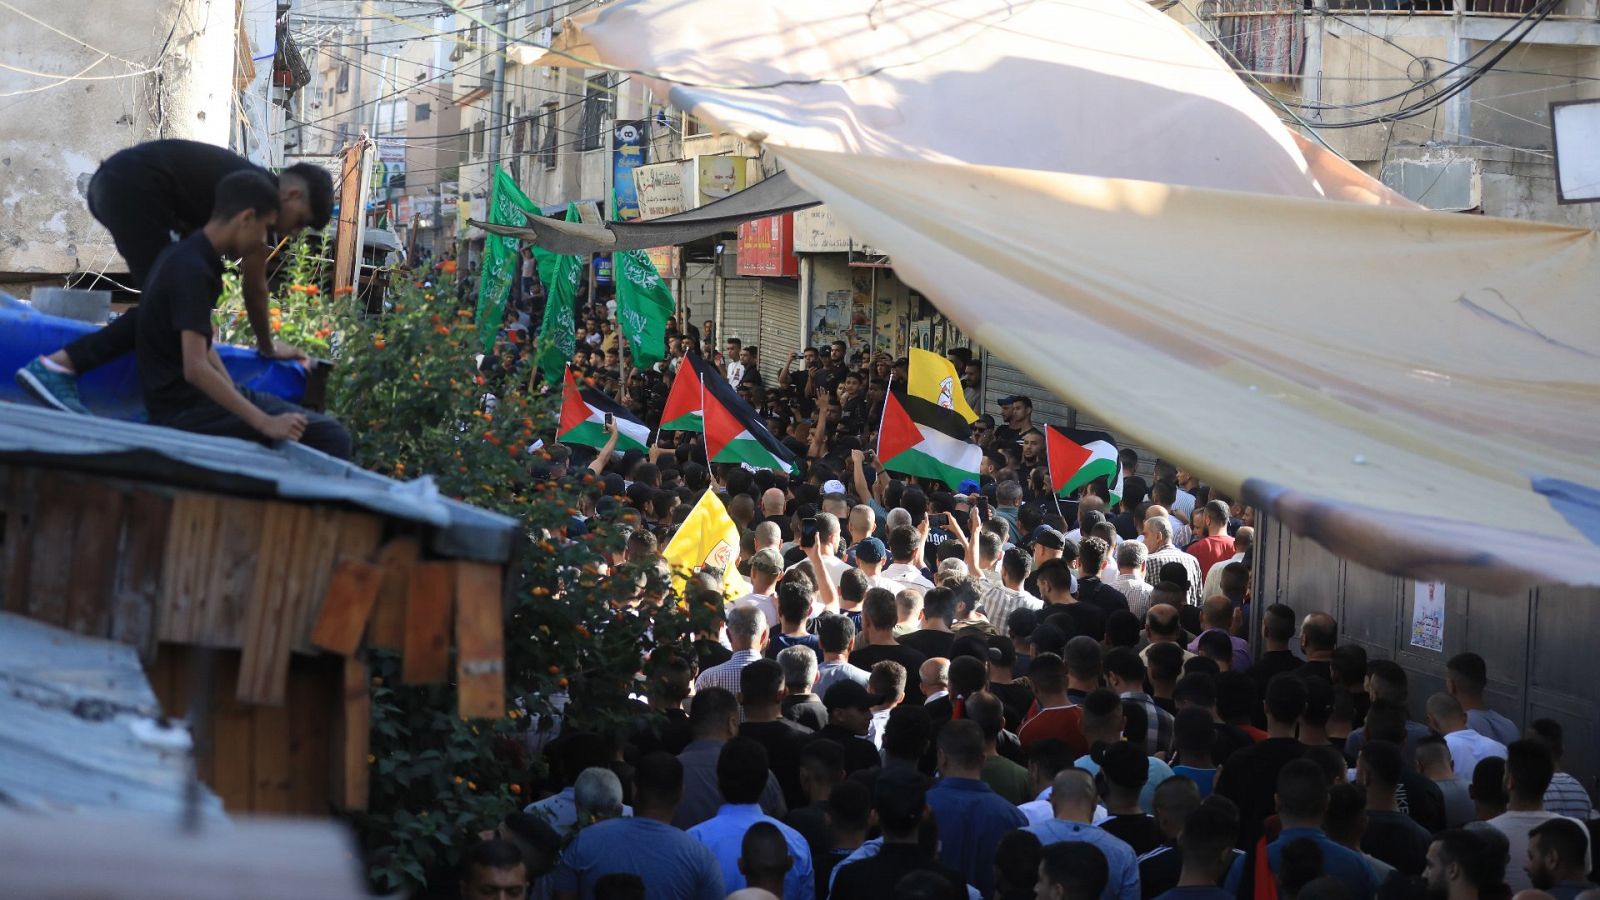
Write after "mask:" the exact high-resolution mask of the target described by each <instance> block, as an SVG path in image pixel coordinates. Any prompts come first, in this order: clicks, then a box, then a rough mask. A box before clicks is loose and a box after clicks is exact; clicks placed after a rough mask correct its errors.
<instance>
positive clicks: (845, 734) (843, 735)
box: [812, 722, 883, 774]
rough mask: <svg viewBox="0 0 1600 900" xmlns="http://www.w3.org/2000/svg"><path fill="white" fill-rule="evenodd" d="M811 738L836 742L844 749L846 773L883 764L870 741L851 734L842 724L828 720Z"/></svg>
mask: <svg viewBox="0 0 1600 900" xmlns="http://www.w3.org/2000/svg"><path fill="white" fill-rule="evenodd" d="M812 740H814V741H822V740H827V741H833V742H834V743H835V744H838V745H839V748H840V749H841V750H843V751H844V770H845V773H846V774H848V773H851V772H859V771H861V770H862V769H870V768H872V767H874V766H881V765H883V760H882V759H880V758H879V757H878V748H877V747H874V746H873V745H872V742H871V741H869V740H867V739H866V738H864V737H862V736H861V735H859V734H851V733H850V731H849V730H848V729H846V728H844V727H843V726H840V725H834V724H832V723H831V722H830V723H829V724H827V725H824V726H822V728H821V729H819V730H818V731H817V733H816V735H814V736H813V737H812Z"/></svg>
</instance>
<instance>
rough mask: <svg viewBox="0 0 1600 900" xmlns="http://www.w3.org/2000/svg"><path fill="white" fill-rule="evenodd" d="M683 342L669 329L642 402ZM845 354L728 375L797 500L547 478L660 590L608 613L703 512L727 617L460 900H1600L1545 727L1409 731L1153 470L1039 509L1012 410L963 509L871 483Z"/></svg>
mask: <svg viewBox="0 0 1600 900" xmlns="http://www.w3.org/2000/svg"><path fill="white" fill-rule="evenodd" d="M711 330H712V329H711V328H710V327H709V323H707V328H706V329H705V331H704V332H701V331H699V329H696V333H694V334H688V333H686V331H687V330H686V329H684V327H683V323H682V322H674V326H673V330H672V332H671V333H670V334H669V340H670V341H671V344H672V346H673V347H675V348H676V350H675V354H674V355H671V356H669V358H668V360H667V361H666V362H665V363H664V364H662V365H661V366H659V367H657V368H656V369H654V370H652V372H651V373H644V375H643V377H647V378H659V379H661V381H662V383H663V384H662V388H661V390H660V391H657V392H655V393H659V394H661V395H664V393H665V389H666V387H667V386H668V384H669V382H670V378H671V377H672V376H673V372H674V370H675V368H677V367H679V366H681V364H682V363H681V360H682V357H683V354H685V353H692V352H704V351H705V350H706V349H707V344H708V343H709V342H711V341H713V340H714V339H713V338H711V337H709V336H705V335H706V332H711ZM592 333H593V334H598V335H599V336H600V338H599V341H598V344H599V346H600V347H601V352H602V354H604V353H605V343H606V341H607V340H613V341H614V338H613V337H612V335H614V331H608V330H607V329H606V328H605V327H604V325H603V324H602V325H600V326H599V327H598V328H596V329H595V330H594V331H593V332H592ZM728 343H729V349H730V350H731V349H733V348H734V342H732V341H731V340H730V341H729V342H728ZM712 346H713V347H714V346H715V345H714V344H712ZM844 350H845V348H843V347H837V346H836V347H831V348H818V350H817V351H816V352H813V351H811V350H807V351H805V352H804V353H803V354H801V355H800V356H799V358H798V359H796V360H795V361H794V362H793V364H791V365H790V366H789V367H787V368H786V369H785V370H784V372H783V377H782V378H781V379H780V382H779V384H778V385H776V386H774V387H773V388H772V389H770V390H769V389H768V388H767V386H766V385H765V384H763V383H762V382H761V379H760V376H759V374H753V373H754V371H755V369H756V366H757V364H758V357H757V355H756V354H757V351H756V348H752V347H744V346H740V347H738V351H739V352H738V355H737V357H735V356H734V355H733V354H728V355H726V356H724V357H723V358H722V361H721V365H723V366H725V367H728V368H724V369H723V371H725V372H726V373H727V374H728V375H729V376H730V382H732V383H735V384H737V385H738V387H739V389H740V390H741V391H743V392H745V393H746V395H747V399H749V400H750V402H751V403H752V405H754V406H757V407H758V408H761V409H762V410H763V411H764V412H766V413H768V414H769V418H770V420H771V426H772V428H773V430H774V434H778V435H781V436H782V439H783V440H784V441H785V443H787V444H789V445H790V446H791V448H792V449H793V450H794V451H795V455H796V457H797V458H798V459H799V466H798V467H797V471H796V472H795V473H792V474H784V473H778V472H773V471H769V470H759V471H751V470H749V469H746V468H743V467H739V466H721V465H708V464H707V463H706V461H705V458H704V456H703V451H701V450H700V447H699V443H698V435H694V434H692V433H690V434H684V435H682V438H683V439H682V440H681V441H679V442H678V443H677V444H675V445H671V446H659V447H656V448H654V449H652V451H651V452H650V453H649V454H648V455H646V454H639V453H632V454H616V453H613V452H611V451H610V450H609V449H603V450H602V451H601V452H600V453H599V454H598V455H596V456H594V457H593V458H592V459H587V457H588V453H589V451H588V450H587V449H586V448H557V449H556V451H555V452H554V453H552V454H551V458H550V460H549V461H548V462H546V463H543V464H542V471H541V474H542V475H543V476H544V477H549V478H558V479H559V478H568V479H571V480H572V483H573V486H574V488H576V489H579V490H582V491H583V492H584V497H583V500H582V503H581V505H580V508H579V511H578V514H577V515H575V516H574V517H573V518H572V520H571V521H570V523H569V525H568V533H567V535H566V536H567V537H569V538H570V537H571V536H572V535H574V534H577V533H580V532H582V531H583V530H585V529H586V528H588V527H590V526H592V525H593V524H594V523H595V521H596V520H606V521H610V522H617V521H624V520H625V521H629V522H633V523H635V524H634V526H633V530H632V532H631V534H630V535H629V537H628V539H627V543H626V546H625V547H624V549H622V550H621V551H619V552H618V553H617V554H616V555H615V557H613V558H610V559H607V560H605V563H606V564H608V565H609V566H610V567H611V571H612V572H613V573H619V574H621V573H627V572H630V571H640V570H644V571H655V572H661V573H662V575H663V578H662V579H652V578H645V577H641V578H638V579H637V581H636V583H637V586H638V589H637V596H636V597H635V599H634V600H633V601H632V602H634V603H635V604H640V605H648V604H650V603H652V602H658V601H659V599H660V590H661V588H660V585H661V584H662V583H664V579H665V573H664V572H662V565H663V564H662V563H661V562H660V557H659V554H660V552H661V550H662V547H663V546H664V543H665V542H666V541H667V540H669V539H670V537H671V535H672V533H673V529H674V527H675V526H676V525H677V524H679V523H681V521H682V520H683V517H684V515H685V514H686V513H687V511H688V509H689V508H690V507H691V506H692V505H693V503H694V502H695V500H696V499H697V498H698V497H699V496H700V495H701V493H702V492H704V491H708V490H709V491H714V492H716V493H717V494H718V495H719V497H720V498H721V499H722V501H723V503H724V505H725V507H726V509H727V511H728V513H729V515H730V516H731V517H732V518H733V520H734V521H735V523H736V524H737V526H738V528H739V530H740V533H741V535H742V540H741V546H740V548H739V553H738V561H737V567H738V570H739V572H740V574H741V575H742V577H743V578H745V579H746V580H747V582H748V585H749V591H748V593H745V594H744V595H742V596H736V597H730V596H727V595H726V593H725V591H724V584H723V581H722V579H721V577H720V573H716V572H702V573H699V574H697V575H696V576H695V577H693V578H692V579H691V580H690V581H689V582H688V585H687V587H686V593H687V597H686V599H687V601H688V606H689V608H690V609H692V610H697V611H698V610H707V611H709V613H708V614H707V615H704V616H702V617H701V618H700V619H699V620H697V623H696V627H697V628H698V632H697V638H698V639H697V640H696V641H695V642H694V645H693V651H692V652H686V653H680V654H667V653H666V652H665V651H658V652H656V653H653V654H651V658H650V659H649V660H648V662H647V665H646V668H645V670H644V672H643V673H642V675H644V676H645V681H644V683H645V685H646V687H645V688H644V689H643V690H642V692H641V694H640V696H639V697H638V698H637V708H635V709H632V710H630V711H627V714H626V716H624V717H623V718H624V719H625V722H626V724H625V725H623V726H620V727H618V728H617V729H615V730H613V731H610V732H607V733H589V732H579V733H566V734H562V735H561V736H560V737H559V738H557V739H556V740H555V741H553V742H552V743H551V744H550V745H549V746H548V747H547V748H546V753H547V759H548V762H549V768H550V772H551V776H552V783H551V784H550V785H549V790H550V796H548V797H546V798H544V799H540V800H537V801H535V802H533V803H531V804H530V805H529V806H528V807H527V808H526V809H525V810H524V811H523V812H521V813H519V814H516V815H513V816H511V817H509V818H508V819H507V820H506V822H505V823H504V824H503V825H502V826H501V827H500V829H499V831H498V837H496V838H494V839H491V840H488V841H486V842H484V843H483V844H480V845H478V846H477V847H475V848H473V850H472V852H471V854H470V855H469V858H468V861H467V865H466V867H465V870H464V874H463V888H464V890H465V891H466V894H467V895H468V896H510V895H496V894H492V893H491V894H478V893H473V892H474V891H475V890H478V888H479V887H480V886H484V885H492V884H495V883H511V884H513V886H514V889H515V890H517V891H521V890H529V891H532V892H533V894H534V895H536V896H550V897H561V898H567V897H577V898H583V900H589V898H603V900H605V898H624V897H627V898H634V897H648V898H677V897H704V898H713V897H723V896H729V895H735V894H736V895H738V896H740V897H750V898H755V897H766V896H772V897H782V898H785V900H810V898H826V897H834V898H842V900H849V898H871V900H884V898H899V897H906V898H946V897H948V898H951V900H957V898H965V897H978V898H991V897H998V898H1013V897H1016V898H1020V897H1028V896H1031V897H1040V898H1085V900H1087V898H1101V897H1103V898H1119V900H1133V898H1150V897H1164V898H1222V897H1228V898H1260V897H1282V898H1306V900H1311V898H1336V897H1343V898H1350V900H1360V898H1372V897H1422V896H1429V897H1447V898H1474V897H1512V896H1521V897H1546V896H1548V897H1555V898H1571V897H1577V896H1595V897H1600V887H1597V886H1596V884H1595V882H1594V865H1593V854H1592V851H1591V850H1590V842H1591V825H1590V823H1591V821H1592V820H1593V819H1594V810H1593V807H1592V806H1591V804H1590V798H1589V795H1588V793H1587V792H1586V791H1585V789H1584V788H1583V786H1582V785H1581V784H1580V783H1579V782H1578V781H1577V779H1575V778H1574V777H1573V776H1571V775H1570V774H1568V773H1566V772H1565V771H1563V768H1562V760H1563V752H1564V736H1563V732H1562V728H1561V725H1560V724H1559V723H1558V722H1556V721H1554V720H1552V719H1538V720H1535V721H1532V722H1528V723H1525V724H1519V723H1516V722H1513V721H1511V720H1510V719H1508V718H1507V717H1506V716H1504V715H1502V714H1501V713H1499V712H1496V711H1494V710H1493V709H1491V708H1490V705H1489V703H1488V701H1487V697H1486V695H1487V691H1488V684H1489V673H1488V672H1487V670H1486V664H1485V662H1484V660H1483V659H1482V658H1481V657H1479V656H1477V655H1475V654H1472V653H1462V654H1459V655H1457V656H1455V657H1453V658H1451V659H1450V660H1449V665H1448V677H1447V679H1446V681H1445V686H1444V690H1442V691H1440V692H1438V693H1435V694H1433V695H1431V696H1427V697H1420V696H1417V697H1413V696H1412V695H1411V694H1410V692H1409V685H1408V681H1409V679H1408V674H1407V671H1406V670H1405V669H1404V668H1402V667H1401V666H1399V665H1398V664H1396V663H1394V662H1392V661H1389V660H1382V659H1369V658H1368V657H1367V654H1366V652H1365V650H1364V649H1363V647H1362V645H1361V644H1359V643H1354V642H1350V641H1341V639H1340V630H1339V626H1338V623H1337V622H1336V621H1335V620H1334V619H1333V618H1332V617H1331V616H1330V615H1328V614H1327V613H1325V612H1321V611H1311V612H1308V613H1305V614H1303V615H1302V614H1300V613H1297V612H1296V611H1295V610H1294V609H1292V608H1291V607H1290V606H1288V605H1284V604H1281V603H1276V604H1270V605H1268V606H1266V607H1265V608H1264V609H1260V610H1259V612H1258V611H1257V610H1256V609H1255V608H1254V604H1253V599H1254V597H1253V586H1252V584H1251V573H1252V555H1253V554H1252V548H1253V543H1254V533H1253V528H1252V521H1251V517H1250V511H1249V510H1248V509H1247V508H1241V507H1240V506H1239V505H1237V504H1235V503H1232V502H1230V501H1229V499H1228V498H1226V497H1223V496H1220V495H1219V494H1218V492H1216V491H1213V490H1211V489H1209V488H1208V487H1207V486H1206V485H1204V484H1202V483H1200V482H1199V481H1198V480H1197V479H1196V478H1195V477H1194V476H1193V475H1192V474H1191V473H1189V472H1186V471H1184V470H1182V469H1180V468H1178V467H1176V466H1174V465H1171V464H1169V463H1167V462H1165V461H1163V460H1154V461H1146V460H1141V459H1140V458H1139V457H1138V456H1137V454H1133V453H1129V452H1124V454H1123V457H1122V463H1123V467H1124V472H1125V473H1126V477H1125V478H1124V484H1123V488H1124V489H1123V493H1122V495H1121V496H1120V497H1119V498H1116V502H1115V503H1113V502H1110V500H1111V498H1110V497H1108V495H1107V493H1108V492H1107V491H1106V489H1105V485H1104V484H1096V485H1092V486H1090V487H1089V488H1087V489H1085V490H1084V491H1083V492H1082V493H1081V494H1080V495H1078V496H1076V497H1074V498H1072V499H1070V500H1068V499H1064V498H1059V497H1056V496H1055V495H1054V494H1052V493H1051V492H1050V490H1049V487H1048V475H1047V472H1042V471H1041V469H1043V468H1044V467H1045V462H1044V460H1043V459H1042V452H1043V451H1042V443H1043V442H1042V438H1041V437H1040V435H1039V431H1038V430H1036V428H1035V424H1034V422H1033V419H1032V404H1031V403H1030V402H1029V400H1028V398H1026V397H1012V398H1007V399H1006V400H1005V401H1003V403H1002V418H1003V421H1004V424H1001V425H998V426H997V425H995V424H994V423H993V422H992V421H990V420H988V417H986V416H985V417H980V418H979V420H978V421H977V422H975V423H974V424H973V429H972V440H973V442H974V443H977V444H979V445H980V446H982V447H983V448H984V453H985V463H984V467H983V472H982V473H981V475H980V477H979V478H978V479H975V480H974V481H972V482H969V483H966V484H962V485H959V486H958V487H957V488H956V489H953V490H952V489H950V488H949V486H947V485H937V484H929V483H926V482H924V481H921V480H919V479H910V478H905V477H903V476H901V475H898V474H897V473H894V472H890V471H885V470H884V468H883V467H882V466H881V465H880V464H879V463H878V461H877V460H875V459H874V458H873V456H872V455H871V453H870V450H869V449H868V448H870V447H871V446H872V441H873V429H874V427H875V424H876V418H875V415H876V404H878V403H880V402H881V391H882V390H883V388H884V387H885V386H886V385H887V383H888V379H889V377H890V375H891V374H893V373H894V370H895V369H896V368H897V367H903V366H904V365H905V363H904V361H903V360H898V361H897V360H892V359H888V358H886V357H875V358H871V359H870V360H868V361H865V364H863V360H862V359H861V358H856V359H853V360H852V359H847V357H846V354H845V352H844ZM604 359H605V357H602V366H604ZM734 359H737V360H738V361H739V362H740V363H742V369H732V368H731V366H732V362H730V360H734ZM954 362H956V364H957V367H958V371H960V372H963V373H973V374H976V373H975V369H974V367H973V366H972V365H969V364H968V363H969V361H968V360H966V359H964V358H957V359H954ZM602 371H603V370H602ZM591 374H593V373H591ZM634 374H635V375H636V376H638V375H640V373H634ZM902 374H903V373H902ZM896 377H899V376H896ZM655 393H644V394H641V395H639V396H635V397H633V398H632V399H633V402H636V403H638V402H644V403H648V402H650V401H649V400H648V398H649V397H650V396H654V395H655ZM647 421H649V419H647ZM845 423H849V424H848V425H846V424H845ZM669 437H670V435H669ZM1150 462H1153V465H1149V464H1148V463H1150ZM585 465H587V467H588V468H587V471H588V472H589V473H592V474H594V475H596V476H598V477H594V478H590V479H586V480H585V479H581V478H580V477H578V476H579V475H580V474H581V473H582V472H583V471H585V470H584V466H585ZM630 583H632V582H630ZM1253 623H1259V624H1258V625H1256V624H1253ZM1252 632H1254V633H1252ZM507 873H510V874H509V875H508V874H507ZM497 879H498V881H497ZM484 889H485V890H491V889H492V888H489V887H485V888H484ZM1587 891H1595V892H1596V893H1595V894H1593V895H1586V894H1585V892H1587Z"/></svg>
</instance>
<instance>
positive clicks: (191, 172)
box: [100, 139, 278, 316]
mask: <svg viewBox="0 0 1600 900" xmlns="http://www.w3.org/2000/svg"><path fill="white" fill-rule="evenodd" d="M100 169H101V171H102V172H104V173H105V174H106V177H108V178H115V179H116V181H117V182H118V183H119V184H123V185H127V186H129V187H134V188H136V187H138V186H143V187H144V190H142V191H139V193H140V194H141V195H142V196H143V197H144V198H146V202H155V203H158V204H166V206H167V208H166V209H165V210H152V212H154V213H157V214H158V215H159V213H160V212H166V213H167V214H168V215H170V216H171V218H172V222H173V224H174V225H175V226H176V227H177V230H178V231H179V233H181V234H188V233H189V232H191V231H194V230H195V229H197V228H199V227H200V226H202V225H204V224H206V222H208V221H210V219H211V211H212V208H213V207H214V206H216V200H217V182H219V181H221V180H222V179H223V177H224V176H226V175H231V174H233V173H234V172H239V171H243V170H246V169H251V170H254V171H257V172H260V173H261V174H263V175H266V176H267V177H269V178H271V179H272V180H273V182H274V183H276V182H277V180H278V179H277V177H276V176H274V175H272V173H270V172H268V171H267V170H266V169H263V168H261V167H260V166H258V165H256V164H255V163H253V162H251V161H250V160H248V159H245V158H244V157H242V156H240V155H239V154H237V153H234V152H233V151H231V150H229V149H227V148H225V147H217V146H215V145H212V144H202V143H200V142H199V141H184V140H177V139H171V140H163V141H148V142H146V143H143V144H136V145H134V146H132V147H129V148H128V149H126V150H121V151H118V152H117V153H114V154H112V155H111V157H110V158H109V159H107V160H106V161H105V163H104V164H103V165H102V166H101V167H100ZM146 296H147V297H148V294H146ZM142 302H148V300H143V301H142ZM139 315H141V316H143V315H144V313H142V312H141V313H140V314H139Z"/></svg>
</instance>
